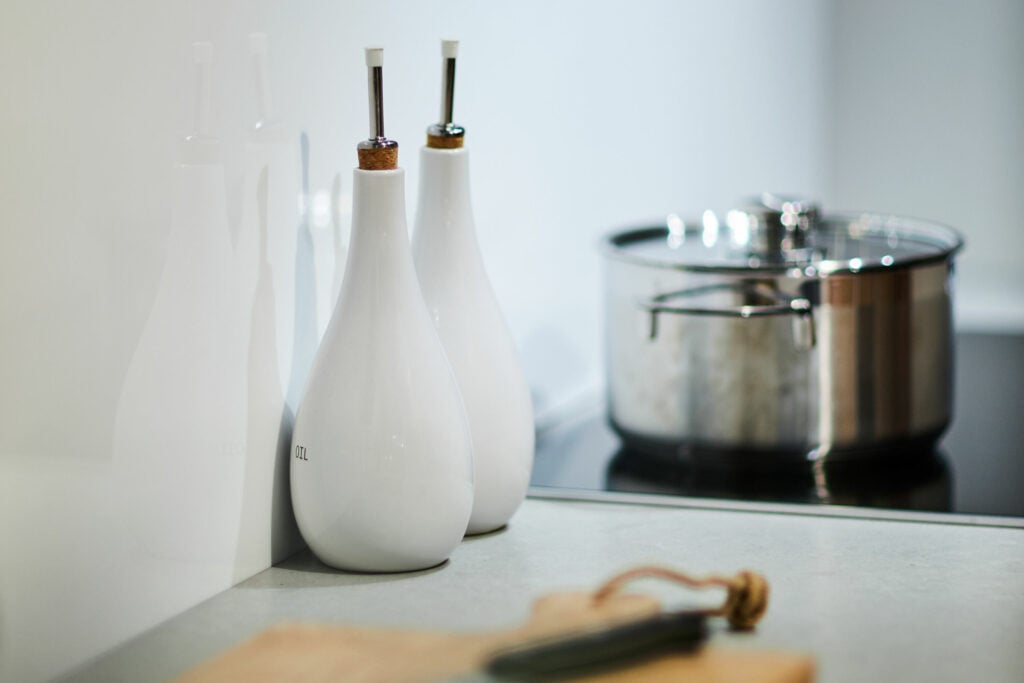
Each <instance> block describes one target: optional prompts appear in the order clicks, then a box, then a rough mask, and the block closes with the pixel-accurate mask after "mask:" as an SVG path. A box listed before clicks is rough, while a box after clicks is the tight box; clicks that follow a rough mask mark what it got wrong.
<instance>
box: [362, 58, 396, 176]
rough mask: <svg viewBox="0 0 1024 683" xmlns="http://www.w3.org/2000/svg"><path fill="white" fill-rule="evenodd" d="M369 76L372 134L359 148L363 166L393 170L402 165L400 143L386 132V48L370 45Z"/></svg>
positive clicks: (370, 168) (364, 168) (363, 167)
mask: <svg viewBox="0 0 1024 683" xmlns="http://www.w3.org/2000/svg"><path fill="white" fill-rule="evenodd" d="M366 72H367V73H366V76H367V88H368V90H369V101H370V137H369V139H368V140H363V141H362V142H360V143H359V144H358V145H357V147H356V152H357V154H358V156H359V168H360V169H362V170H364V171H389V170H391V169H394V168H398V143H397V142H395V141H394V140H388V139H387V137H386V136H385V135H384V49H383V48H379V47H368V48H366Z"/></svg>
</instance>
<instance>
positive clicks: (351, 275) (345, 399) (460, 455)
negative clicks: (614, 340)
mask: <svg viewBox="0 0 1024 683" xmlns="http://www.w3.org/2000/svg"><path fill="white" fill-rule="evenodd" d="M471 449H472V446H471V441H470V435H469V430H468V425H467V421H466V415H465V410H464V408H463V404H462V399H461V396H460V394H459V390H458V386H457V384H456V381H455V377H454V375H453V373H452V371H451V368H450V366H449V365H448V362H447V360H446V358H445V354H444V351H443V348H442V347H441V344H440V341H439V340H438V338H437V334H436V332H435V330H434V328H433V326H432V323H431V320H430V316H429V314H428V313H427V309H426V307H425V305H424V302H423V298H422V296H421V294H420V290H419V285H418V282H417V280H416V274H415V269H414V266H413V263H412V258H411V254H410V251H409V239H408V233H407V229H406V223H405V211H404V172H403V171H402V170H401V169H396V170H390V171H364V170H358V169H357V170H356V171H355V178H354V184H353V219H352V238H351V246H350V250H349V254H348V262H347V265H346V272H345V279H344V282H343V283H342V287H341V292H340V294H339V297H338V301H337V303H336V304H335V309H334V312H333V315H332V317H331V321H330V323H329V325H328V327H327V330H326V332H325V334H324V338H323V341H322V342H321V344H320V348H319V350H318V352H317V357H316V360H315V361H314V365H313V370H312V373H311V375H310V379H309V382H308V385H307V387H306V393H305V396H304V398H303V400H302V404H301V406H300V408H299V411H298V415H297V417H296V421H295V430H294V436H293V442H292V453H291V488H292V500H293V507H294V510H295V516H296V520H297V522H298V525H299V529H300V530H301V532H302V536H303V538H304V539H305V540H306V542H307V543H308V544H309V546H310V548H311V549H312V550H313V552H314V553H315V554H316V555H317V556H318V557H319V558H320V559H321V560H323V561H324V562H325V563H327V564H329V565H332V566H334V567H337V568H340V569H349V570H356V571H382V572H387V571H411V570H415V569H422V568H426V567H430V566H433V565H436V564H439V563H440V562H443V561H444V560H445V559H446V558H447V557H448V556H449V554H450V553H451V552H452V550H453V549H454V548H455V546H456V545H457V544H458V543H459V541H460V540H461V539H462V536H463V534H464V532H465V529H466V525H467V521H468V519H469V514H470V510H471V507H472V500H473V473H472V450H471Z"/></svg>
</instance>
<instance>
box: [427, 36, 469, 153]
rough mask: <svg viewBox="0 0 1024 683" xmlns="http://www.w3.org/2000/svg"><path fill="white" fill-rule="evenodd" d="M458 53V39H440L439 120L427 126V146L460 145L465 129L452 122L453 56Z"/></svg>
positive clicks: (439, 147)
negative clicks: (440, 89)
mask: <svg viewBox="0 0 1024 683" xmlns="http://www.w3.org/2000/svg"><path fill="white" fill-rule="evenodd" d="M458 55H459V41H457V40H442V41H441V86H442V92H441V122H440V123H435V124H433V125H432V126H430V127H429V128H427V147H434V148H436V149H457V148H459V147H462V141H463V139H464V138H465V135H466V130H465V129H464V128H463V127H462V126H458V125H456V124H454V123H452V112H453V110H454V108H455V58H456V57H458Z"/></svg>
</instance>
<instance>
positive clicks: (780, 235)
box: [738, 192, 821, 261]
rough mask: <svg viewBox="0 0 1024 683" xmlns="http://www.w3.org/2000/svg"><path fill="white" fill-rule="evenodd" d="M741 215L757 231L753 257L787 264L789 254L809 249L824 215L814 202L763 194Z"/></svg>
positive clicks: (752, 252)
mask: <svg viewBox="0 0 1024 683" xmlns="http://www.w3.org/2000/svg"><path fill="white" fill-rule="evenodd" d="M738 211H740V212H742V213H744V214H746V215H747V217H748V219H749V222H750V224H751V225H752V226H755V227H756V228H757V229H756V230H754V231H753V234H752V235H751V238H752V239H751V240H750V247H751V250H750V251H751V254H753V255H758V256H763V257H767V258H768V260H769V261H777V260H786V256H787V254H788V253H789V252H793V251H795V250H799V249H803V248H805V247H806V246H807V236H808V234H810V232H811V231H812V230H814V229H815V227H816V226H817V223H818V217H819V216H820V214H821V208H820V207H819V206H818V204H817V203H816V202H814V201H811V200H809V199H805V198H801V197H794V196H790V195H782V194H776V193H774V192H762V193H761V194H760V195H759V196H758V197H755V198H753V200H752V201H750V202H749V204H748V205H747V206H746V207H744V208H742V209H738Z"/></svg>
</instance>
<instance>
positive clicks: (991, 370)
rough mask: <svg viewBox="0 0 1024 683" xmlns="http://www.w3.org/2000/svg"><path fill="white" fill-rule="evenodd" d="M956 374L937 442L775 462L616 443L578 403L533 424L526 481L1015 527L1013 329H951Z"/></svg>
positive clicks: (591, 494)
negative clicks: (733, 461) (721, 459)
mask: <svg viewBox="0 0 1024 683" xmlns="http://www.w3.org/2000/svg"><path fill="white" fill-rule="evenodd" d="M955 381H956V385H955V387H956V388H955V404H954V417H953V421H952V424H951V425H950V428H949V430H948V431H947V433H946V435H945V436H944V437H943V438H942V439H941V440H940V442H939V445H938V447H937V448H935V449H929V450H926V451H921V452H911V451H906V450H904V451H898V452H892V453H886V454H882V455H880V456H878V457H873V458H866V459H863V460H854V461H847V462H830V463H816V464H815V463H806V464H801V465H796V466H794V465H787V466H785V467H781V466H774V465H773V466H769V467H759V468H757V469H754V468H752V467H750V466H743V467H740V466H730V465H724V464H722V465H719V464H711V465H706V464H701V465H696V464H694V463H693V462H692V461H686V460H677V461H670V460H666V459H665V458H664V457H659V456H653V455H648V454H645V453H644V452H641V451H637V450H635V449H630V448H627V447H625V446H623V444H622V443H621V441H620V440H619V438H618V436H616V435H615V433H614V432H613V431H612V430H611V428H610V427H609V426H608V425H607V423H606V417H605V415H604V412H603V410H602V409H598V408H595V409H593V410H590V411H589V412H587V411H581V413H580V414H577V415H573V416H571V417H569V418H567V419H565V420H562V421H560V422H558V423H557V424H555V425H553V426H551V427H549V428H547V429H545V430H542V431H541V432H540V433H539V435H538V441H537V457H536V461H535V464H534V472H533V477H532V480H531V482H530V483H531V487H532V488H531V492H532V493H533V494H534V495H540V496H556V497H562V498H577V497H578V498H585V499H601V498H602V495H601V494H602V493H604V494H640V498H641V499H643V498H644V496H645V495H646V496H651V495H656V496H658V498H657V500H658V501H659V502H661V503H665V502H668V503H669V504H672V503H671V501H672V500H674V499H678V501H679V503H680V504H687V505H698V506H699V505H701V504H702V503H704V504H707V505H709V506H714V507H730V505H729V503H730V502H732V503H740V505H736V506H735V507H744V506H747V507H750V506H749V505H747V504H750V503H755V504H759V503H767V504H776V505H778V504H784V505H785V506H786V508H787V509H788V511H797V512H799V511H804V510H805V511H806V512H815V513H817V512H827V513H829V514H855V515H856V516H872V515H871V511H876V512H884V511H914V512H924V513H939V515H938V516H937V517H936V518H935V519H936V521H941V520H942V519H947V518H948V519H949V520H951V521H954V520H955V521H972V522H975V523H982V524H985V523H996V524H999V523H1004V524H1009V525H1013V526H1024V335H994V334H959V335H957V347H956V379H955ZM604 497H607V498H613V499H614V498H616V496H614V495H606V496H604ZM620 498H621V497H620ZM651 500H655V499H654V498H651ZM799 506H816V507H814V508H801V507H799ZM754 507H757V506H756V505H755V506H754ZM943 515H949V517H943ZM880 516H886V515H880ZM894 516H897V517H898V516H899V515H894ZM925 517H926V518H929V517H930V515H925ZM1000 518H1001V519H1000Z"/></svg>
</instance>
